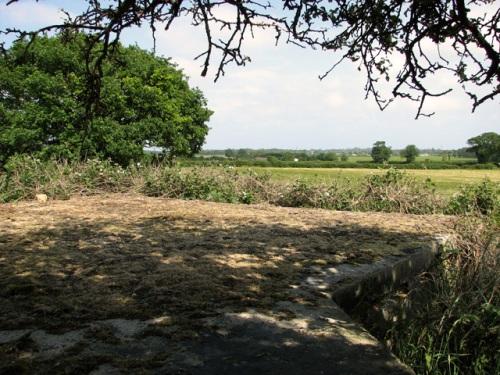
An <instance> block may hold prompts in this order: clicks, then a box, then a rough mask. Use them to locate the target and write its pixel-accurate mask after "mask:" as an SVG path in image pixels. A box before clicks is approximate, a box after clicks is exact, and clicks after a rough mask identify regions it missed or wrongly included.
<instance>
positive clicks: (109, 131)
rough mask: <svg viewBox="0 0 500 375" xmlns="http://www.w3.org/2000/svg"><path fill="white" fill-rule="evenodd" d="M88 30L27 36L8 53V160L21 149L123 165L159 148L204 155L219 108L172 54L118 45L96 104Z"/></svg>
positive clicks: (3, 143) (2, 109)
mask: <svg viewBox="0 0 500 375" xmlns="http://www.w3.org/2000/svg"><path fill="white" fill-rule="evenodd" d="M85 45H86V43H85V37H84V36H83V35H80V34H74V35H63V36H59V37H51V38H49V37H42V38H37V39H36V40H34V41H33V43H32V44H31V46H30V48H29V49H28V50H26V46H27V42H26V41H23V40H20V41H17V42H16V43H14V44H13V45H12V46H11V48H10V49H9V50H7V51H6V52H5V53H4V54H3V55H1V56H0V164H2V163H4V162H5V161H6V160H7V158H9V157H10V156H12V155H14V154H16V153H20V154H22V153H37V154H38V155H40V156H42V157H58V158H66V159H68V158H69V159H77V158H80V159H81V158H87V157H100V158H109V159H111V160H113V161H114V162H117V163H120V164H122V165H125V164H128V163H129V162H131V161H137V160H139V159H141V158H142V157H143V148H144V146H158V147H163V148H165V150H166V154H167V156H168V157H175V156H177V155H191V154H193V153H195V152H198V151H199V150H200V148H201V146H202V144H203V142H204V139H205V136H206V134H207V132H208V127H207V124H206V122H207V121H208V120H209V118H210V115H211V111H210V110H208V109H207V107H206V101H205V99H204V97H203V95H202V93H201V92H200V91H199V90H197V89H191V88H189V85H188V83H187V80H186V77H185V76H184V75H183V73H182V72H181V71H180V70H178V69H176V67H175V66H174V65H172V64H171V63H169V61H168V60H167V59H163V58H160V57H155V56H153V55H152V54H151V53H149V52H146V51H143V50H141V49H139V48H138V47H127V48H125V47H122V46H120V45H119V46H117V48H116V49H114V51H113V53H112V54H110V55H109V56H108V58H107V59H106V60H105V61H103V65H102V80H101V87H100V92H101V100H100V101H99V103H98V104H97V103H94V105H90V104H91V103H92V101H91V100H90V98H89V96H92V95H93V91H89V90H87V88H88V85H89V82H88V79H89V77H88V76H87V75H86V73H85V71H86V66H85V58H84V55H85Z"/></svg>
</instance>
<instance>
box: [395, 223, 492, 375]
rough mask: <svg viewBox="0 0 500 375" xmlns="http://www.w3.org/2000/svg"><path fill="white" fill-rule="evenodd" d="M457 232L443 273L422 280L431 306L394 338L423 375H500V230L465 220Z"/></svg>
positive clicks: (416, 313)
mask: <svg viewBox="0 0 500 375" xmlns="http://www.w3.org/2000/svg"><path fill="white" fill-rule="evenodd" d="M456 233H457V238H456V239H455V241H454V243H453V245H452V246H451V247H450V248H448V249H447V250H446V251H445V252H444V254H443V256H442V261H441V262H439V263H438V265H437V268H436V269H434V270H433V272H429V273H426V274H424V275H423V276H422V280H421V283H420V288H423V292H424V293H425V294H426V295H427V296H428V298H427V299H426V301H427V302H426V303H424V304H420V305H417V306H419V307H418V308H417V309H416V311H413V315H412V318H411V319H408V320H406V321H403V322H401V323H400V324H399V325H398V326H396V327H394V328H393V329H392V330H391V331H389V333H388V338H389V340H390V342H392V343H393V345H394V346H393V348H392V349H393V351H394V352H395V354H396V355H397V356H399V357H400V358H401V359H402V360H403V361H404V362H406V363H407V364H409V365H411V366H412V367H413V368H414V370H415V372H416V373H417V374H436V375H440V374H457V375H458V374H477V375H487V374H499V373H500V356H499V354H500V345H499V344H500V341H499V334H500V296H499V285H500V284H499V281H500V263H499V260H500V259H499V257H500V249H499V241H498V240H499V232H498V225H496V224H495V223H494V222H492V221H490V220H485V219H484V217H483V218H478V217H475V216H463V217H462V218H461V219H460V220H459V221H458V223H457V227H456ZM420 293H422V291H420Z"/></svg>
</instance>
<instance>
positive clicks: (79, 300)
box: [0, 194, 452, 338]
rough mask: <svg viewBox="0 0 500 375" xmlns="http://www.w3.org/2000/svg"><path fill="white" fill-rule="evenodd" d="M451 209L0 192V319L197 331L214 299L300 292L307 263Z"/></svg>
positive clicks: (369, 256) (388, 246)
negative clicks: (128, 321)
mask: <svg viewBox="0 0 500 375" xmlns="http://www.w3.org/2000/svg"><path fill="white" fill-rule="evenodd" d="M451 220H452V219H451V218H450V217H444V216H412V215H399V214H382V213H369V214H367V213H347V212H334V211H326V210H315V209H290V208H280V207H271V206H267V205H260V206H259V205H253V206H247V205H234V204H220V203H210V202H202V201H181V200H169V199H160V198H147V197H143V196H138V195H123V194H114V195H106V196H94V197H84V198H81V197H78V198H73V199H70V200H68V201H49V202H47V203H37V202H22V203H15V204H4V205H0V228H1V229H0V329H18V328H34V327H38V328H44V329H48V330H54V331H57V330H64V329H69V328H72V327H76V326H78V325H81V324H82V323H85V322H89V321H95V320H98V319H106V318H116V317H121V318H140V319H151V318H160V317H161V319H162V324H164V325H168V326H170V327H171V335H172V338H175V337H181V336H186V335H187V336H189V335H196V331H197V328H199V325H200V324H203V323H202V322H203V321H204V319H205V318H208V317H210V316H215V315H217V314H219V313H220V312H221V311H234V312H238V311H244V310H245V309H247V308H248V307H252V308H253V309H256V311H262V312H266V309H269V308H270V307H271V306H272V305H273V304H275V303H276V301H287V300H292V299H293V298H297V297H296V295H294V294H292V293H289V292H290V290H291V287H293V285H295V284H297V283H300V281H301V280H303V279H304V277H306V276H308V275H311V274H313V273H314V270H315V266H327V265H336V264H340V263H345V262H351V263H353V262H360V263H366V262H372V261H373V260H375V259H378V258H380V257H383V256H384V255H388V254H399V253H401V250H402V249H405V248H408V247H411V246H415V244H416V243H420V242H422V241H426V240H427V239H428V238H429V237H430V236H432V235H435V234H436V233H437V232H445V231H448V230H449V227H450V225H451ZM303 303H308V304H314V303H315V301H303Z"/></svg>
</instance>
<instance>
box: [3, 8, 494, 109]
mask: <svg viewBox="0 0 500 375" xmlns="http://www.w3.org/2000/svg"><path fill="white" fill-rule="evenodd" d="M18 2H19V0H8V1H7V4H8V5H10V6H16V4H17V3H18ZM277 3H278V2H268V1H267V0H240V1H215V0H191V1H188V0H176V1H167V0H109V1H106V2H99V1H87V2H85V1H82V2H81V4H82V10H81V12H80V13H76V14H74V15H73V16H72V15H71V14H70V13H69V12H68V13H67V19H66V20H65V21H64V22H61V23H59V24H52V25H47V26H45V27H43V28H41V29H40V30H37V31H34V32H27V31H25V30H20V29H15V28H14V29H8V30H4V32H5V33H7V34H14V35H16V36H18V37H30V38H31V37H33V36H35V35H37V34H39V33H43V32H46V31H54V30H66V31H67V30H72V31H74V30H78V31H84V32H85V33H86V34H87V35H88V38H87V39H86V44H87V48H86V51H87V53H86V55H85V61H86V70H87V75H88V77H90V78H89V90H92V91H93V95H92V96H89V99H90V100H92V101H93V102H98V101H99V98H100V82H99V81H100V77H101V76H102V74H101V65H102V62H103V61H104V58H105V56H106V55H108V54H109V53H111V52H112V51H113V50H114V49H115V48H116V46H117V45H118V41H119V40H120V37H121V35H122V32H123V31H124V30H125V29H127V28H130V27H136V26H140V25H148V26H149V27H150V28H151V31H152V33H153V37H154V36H155V31H156V30H157V28H159V27H161V28H164V29H165V30H169V29H170V28H171V27H173V25H175V22H174V21H175V20H176V19H177V18H179V17H190V18H191V20H192V24H193V25H194V26H196V27H198V28H199V30H200V32H201V33H203V34H205V36H206V42H207V44H206V46H207V47H206V50H205V51H204V52H202V53H200V54H199V55H198V57H197V58H198V59H202V63H203V68H202V72H201V74H202V75H206V74H207V72H208V69H209V66H210V64H211V63H212V62H213V60H214V59H216V61H217V63H216V69H215V79H216V80H217V79H218V78H219V77H220V76H221V75H223V74H224V69H225V67H226V66H227V65H228V64H232V63H234V64H237V65H245V64H246V63H247V62H248V61H250V58H249V57H248V56H246V55H245V54H244V52H243V48H244V42H245V41H246V40H247V39H249V38H250V37H252V35H253V33H254V30H255V29H258V28H260V29H269V30H271V31H274V32H275V33H276V39H277V41H278V40H279V39H285V41H286V42H289V43H294V44H298V45H300V46H309V47H312V48H315V49H321V50H327V51H336V52H339V53H340V55H341V58H340V60H339V61H338V62H336V63H334V64H333V66H332V69H330V70H329V71H327V72H326V73H325V74H324V75H323V76H322V77H325V76H326V75H328V74H329V73H330V72H331V71H332V70H333V69H334V68H335V67H336V66H337V65H338V63H340V62H341V61H344V60H349V61H352V62H354V63H355V64H357V65H358V68H359V70H363V71H364V73H365V74H366V78H367V81H366V85H365V91H366V95H367V96H371V97H373V98H374V100H375V101H376V103H377V104H378V106H379V108H380V109H381V110H383V109H384V108H386V106H387V105H388V104H389V103H390V102H392V101H393V99H395V98H403V99H409V100H414V101H416V102H417V103H418V109H417V115H416V117H417V118H418V117H419V116H421V115H431V114H430V113H425V111H424V108H423V106H424V103H425V100H426V99H427V98H428V97H433V96H441V95H445V94H447V93H449V92H450V91H451V88H450V87H445V88H443V89H442V90H440V91H434V90H433V89H432V84H433V81H435V80H434V79H433V75H435V74H438V73H441V72H442V73H448V72H450V71H451V72H452V73H453V74H454V76H455V77H457V81H458V83H459V84H460V85H461V86H463V87H464V89H465V91H466V92H467V94H468V95H469V97H470V99H471V100H472V108H473V110H474V109H476V108H477V107H478V106H479V105H481V104H482V103H484V102H485V101H486V100H489V99H493V98H494V97H495V96H496V95H498V94H499V93H500V86H499V83H500V68H499V63H500V54H499V51H500V29H499V28H498V26H497V25H498V21H499V18H500V12H499V11H498V5H497V6H495V2H493V1H489V0H470V1H468V2H467V3H466V1H465V0H454V1H428V0H422V1H415V0H379V1H364V0H295V1H290V0H283V1H282V2H280V3H279V5H278V4H277ZM273 5H274V7H273ZM73 13H75V12H73ZM100 43H101V44H100ZM445 51H446V52H445ZM397 60H398V61H399V60H400V61H401V64H400V66H393V63H394V62H395V61H397ZM384 81H388V82H389V85H390V89H389V90H388V92H389V94H386V95H384V93H383V92H382V91H381V90H382V87H383V82H384Z"/></svg>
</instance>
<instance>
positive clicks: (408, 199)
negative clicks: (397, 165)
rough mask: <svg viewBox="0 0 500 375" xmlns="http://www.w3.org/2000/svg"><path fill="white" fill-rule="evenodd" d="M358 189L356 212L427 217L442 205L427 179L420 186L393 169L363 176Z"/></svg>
mask: <svg viewBox="0 0 500 375" xmlns="http://www.w3.org/2000/svg"><path fill="white" fill-rule="evenodd" d="M362 189H363V194H362V197H361V200H360V207H359V209H361V210H363V211H383V212H400V213H410V214H430V213H435V212H439V211H440V210H441V209H442V205H443V204H442V202H441V200H440V199H439V198H438V196H437V195H436V193H435V188H434V185H433V184H432V182H431V181H430V180H427V181H426V182H425V183H422V182H420V181H418V180H416V179H415V178H414V177H412V176H410V175H409V174H408V173H406V172H403V171H400V170H397V169H394V168H390V169H388V170H387V172H385V173H384V174H373V175H369V176H367V177H366V178H365V180H364V182H363V187H362Z"/></svg>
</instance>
